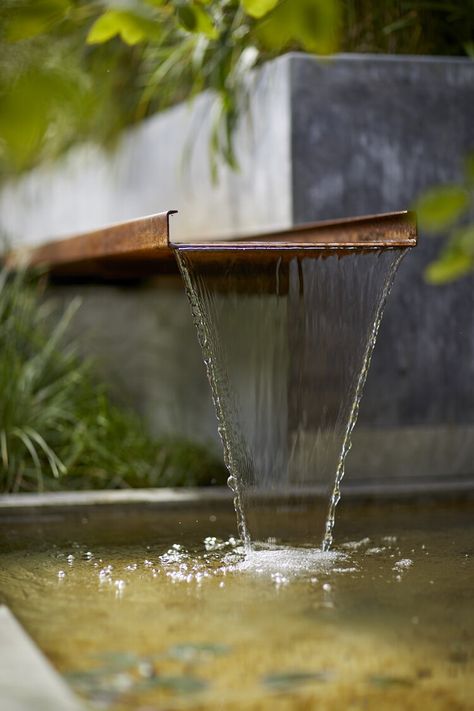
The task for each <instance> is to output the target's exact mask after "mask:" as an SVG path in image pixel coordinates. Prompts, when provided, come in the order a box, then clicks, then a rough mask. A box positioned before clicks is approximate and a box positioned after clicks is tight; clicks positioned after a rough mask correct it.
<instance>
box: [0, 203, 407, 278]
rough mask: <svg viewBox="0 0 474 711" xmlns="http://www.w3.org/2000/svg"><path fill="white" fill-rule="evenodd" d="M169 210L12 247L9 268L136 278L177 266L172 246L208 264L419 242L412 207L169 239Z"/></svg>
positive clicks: (61, 274)
mask: <svg viewBox="0 0 474 711" xmlns="http://www.w3.org/2000/svg"><path fill="white" fill-rule="evenodd" d="M175 212H176V211H174V210H170V211H168V212H162V213H159V214H157V215H151V216H149V217H142V218H140V219H137V220H131V221H129V222H123V223H119V224H115V225H111V226H109V227H105V228H103V229H99V230H95V231H93V232H87V233H83V234H79V235H75V236H71V237H68V238H65V239H59V240H55V241H51V242H46V243H45V244H42V245H40V246H39V247H31V248H22V249H19V250H16V251H13V252H11V253H10V254H9V255H8V256H7V259H6V263H7V266H9V267H11V268H18V267H19V266H22V265H24V266H30V267H41V268H46V269H47V270H48V272H49V273H50V274H51V275H52V276H53V277H58V278H88V277H91V278H99V279H103V280H107V281H108V280H111V281H116V280H123V279H131V278H132V279H136V278H142V277H147V276H152V275H156V274H159V273H166V272H175V271H176V269H177V267H176V261H175V257H174V252H173V248H174V247H178V246H179V247H182V248H184V249H186V250H193V252H195V253H196V256H197V257H198V258H199V257H202V259H204V260H206V261H209V262H210V263H212V262H214V263H216V266H217V264H218V263H219V262H222V261H223V260H225V259H228V258H229V257H232V258H239V259H247V258H248V259H251V260H252V261H255V262H257V263H258V262H260V261H265V260H266V259H267V258H269V257H272V258H274V257H275V253H276V252H277V253H278V254H279V256H282V257H283V258H285V256H286V257H288V258H290V257H294V256H309V254H310V253H311V254H312V255H313V256H326V255H328V254H329V253H331V252H333V251H334V250H337V251H338V253H345V252H346V253H349V252H353V251H358V252H365V251H368V250H381V249H393V248H402V249H403V248H407V247H413V246H415V245H416V242H417V229H416V220H415V216H414V214H413V213H410V212H394V213H387V214H381V215H370V216H367V217H355V218H349V219H342V220H335V221H325V222H316V223H309V224H304V225H302V226H298V227H292V228H290V229H288V230H284V231H281V232H269V233H264V234H259V235H256V236H249V237H239V238H238V239H229V240H225V241H223V240H218V241H210V240H208V241H206V242H204V241H200V240H195V241H194V242H192V243H191V242H185V243H181V244H179V243H173V242H172V240H171V239H170V217H171V215H173V214H174V213H175Z"/></svg>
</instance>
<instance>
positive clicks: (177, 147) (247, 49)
mask: <svg viewBox="0 0 474 711" xmlns="http://www.w3.org/2000/svg"><path fill="white" fill-rule="evenodd" d="M473 56H474V2H473V1H472V0H465V1H464V2H462V3H460V2H446V1H441V0H440V1H437V0H432V1H431V2H426V1H422V0H420V1H415V0H414V1H412V2H410V1H408V0H407V1H404V0H391V1H390V2H388V1H387V2H385V3H379V2H376V1H375V0H360V1H356V0H339V1H337V0H240V1H239V0H192V1H188V0H141V1H140V0H131V1H129V2H125V1H124V2H119V1H118V0H117V2H98V1H83V2H81V1H73V0H36V1H35V2H22V1H13V0H5V1H4V2H2V4H1V8H0V67H1V69H0V230H1V232H2V236H3V238H4V240H5V244H6V245H7V244H8V245H9V246H14V247H16V246H19V245H23V244H38V243H41V242H43V241H45V240H47V239H48V240H49V239H55V238H59V237H63V236H66V235H69V234H72V233H76V232H79V231H83V230H91V229H95V228H98V227H101V226H103V225H107V224H110V223H111V222H115V221H121V220H127V219H131V218H135V217H140V216H143V215H146V214H150V213H155V212H159V211H164V210H167V209H175V208H176V209H178V210H179V215H178V216H177V217H175V218H173V222H172V224H171V228H172V232H171V236H172V239H176V240H178V241H187V240H193V239H197V238H199V239H214V238H226V237H231V236H236V235H248V234H255V233H259V232H264V231H268V230H271V229H290V228H291V227H292V226H293V225H295V224H300V223H303V222H308V221H313V220H319V219H332V218H338V217H345V216H355V215H361V214H372V213H380V212H384V211H391V210H402V209H407V208H413V207H414V208H415V209H416V211H417V214H418V220H419V227H420V232H421V239H420V245H419V247H418V248H417V249H416V250H415V251H414V252H413V254H410V255H409V256H408V257H407V258H406V259H405V261H404V263H403V265H402V267H401V269H400V272H399V276H398V279H397V282H396V285H395V287H394V290H393V293H392V297H391V300H390V303H389V306H388V308H387V312H386V315H385V320H384V323H383V325H382V329H381V333H380V337H379V342H378V345H377V348H376V352H375V356H374V359H373V364H372V369H371V373H370V375H369V379H368V382H367V387H366V394H365V397H364V400H363V404H362V408H361V413H360V422H359V426H358V428H357V431H356V434H355V438H354V446H353V449H352V452H351V455H350V458H349V460H348V465H347V472H348V477H351V478H352V481H367V480H369V481H370V482H379V481H380V480H384V479H389V480H397V481H400V482H404V481H413V480H417V481H419V480H421V481H426V482H428V481H430V482H432V481H438V482H439V481H442V482H448V484H449V485H450V486H455V485H456V484H457V483H459V482H464V481H466V480H471V479H472V476H473V474H474V471H473V462H474V391H473V382H474V328H473V313H474V289H473V279H474V277H473V275H472V273H473V270H474V224H473V191H474V159H473V157H472V151H473V150H474V130H473V122H472V114H473V109H474V67H473V62H472V57H473ZM78 299H79V300H78ZM0 304H3V306H2V308H1V309H0V323H1V324H2V329H1V331H2V333H1V335H0V342H1V354H0V378H1V379H2V383H3V397H2V404H1V405H0V418H1V421H0V444H1V462H2V464H1V466H2V470H1V474H0V485H1V487H2V488H3V490H5V491H18V490H36V489H38V488H40V489H41V488H58V487H59V488H61V487H63V486H65V487H71V488H76V487H79V488H81V487H83V488H87V487H91V486H92V487H119V486H150V485H152V486H155V485H174V484H176V485H179V484H200V483H204V484H211V483H223V482H224V481H225V472H224V468H223V465H222V458H221V454H220V448H219V443H218V439H217V427H216V421H215V415H214V411H213V407H212V403H211V399H210V394H209V388H208V384H207V382H206V377H205V372H204V367H203V364H202V356H201V354H200V351H199V347H198V343H197V339H196V336H195V333H194V329H193V325H192V322H191V316H190V313H189V307H188V304H187V301H186V297H185V294H184V290H183V287H182V283H181V281H180V279H179V277H178V276H177V275H174V276H173V275H169V274H167V275H157V277H156V279H154V280H153V283H149V282H147V283H140V284H137V283H134V284H131V283H127V284H125V285H124V284H123V283H122V284H119V283H110V282H109V283H90V282H89V283H78V281H77V280H76V282H74V283H72V282H71V283H68V284H67V285H66V284H58V283H51V282H50V283H46V282H45V281H44V279H41V278H40V279H39V280H38V279H37V278H36V279H33V280H31V279H30V278H29V277H25V276H21V277H18V278H16V279H15V280H13V282H12V280H11V279H6V277H5V275H4V276H3V277H2V291H1V292H0ZM124 324H127V327H126V329H125V328H124ZM51 344H53V345H54V347H53V346H52V345H51ZM38 352H40V353H42V354H43V357H42V358H38V357H37V354H38ZM242 369H243V370H244V369H245V356H243V362H242ZM66 384H67V387H66ZM99 384H100V385H99ZM328 387H329V386H328ZM46 404H47V405H48V407H46ZM125 433H127V436H126V437H125ZM111 472H113V474H111Z"/></svg>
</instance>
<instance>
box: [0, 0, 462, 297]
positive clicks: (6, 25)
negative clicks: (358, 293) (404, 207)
mask: <svg viewBox="0 0 474 711" xmlns="http://www.w3.org/2000/svg"><path fill="white" fill-rule="evenodd" d="M473 38H474V0H462V2H460V1H459V0H451V1H449V0H384V1H383V2H381V1H380V0H3V2H2V3H1V5H0V181H1V180H5V179H8V178H11V177H12V176H13V175H17V174H18V173H21V172H22V171H24V170H27V169H29V168H31V167H32V166H33V165H35V164H36V163H38V162H39V161H44V160H47V159H52V158H55V157H56V156H58V155H59V154H60V153H62V152H64V151H65V150H67V149H68V148H69V147H70V146H71V145H73V144H74V143H76V142H78V141H84V140H94V141H98V142H100V143H101V144H103V145H112V144H113V143H114V141H115V140H116V138H117V136H118V135H119V134H120V131H121V130H122V129H123V128H124V127H125V126H129V125H131V124H133V123H135V122H137V121H140V120H141V119H143V118H144V117H146V116H148V115H150V114H153V113H154V112H156V111H159V110H162V109H164V108H166V107H169V106H171V105H173V104H175V103H176V102H179V101H182V100H184V99H191V98H192V97H193V96H194V95H195V94H196V93H197V92H200V91H202V90H204V89H211V90H212V91H213V92H214V93H215V96H216V104H215V113H214V118H213V122H214V123H213V131H212V136H211V146H210V149H211V150H210V159H211V166H212V169H213V172H214V176H215V178H216V179H217V178H218V175H217V165H218V162H217V160H216V158H217V156H221V157H224V159H225V160H226V161H227V163H229V164H230V165H232V166H234V167H237V166H236V161H235V156H234V151H233V141H232V137H233V132H234V128H235V124H236V122H237V120H238V117H239V113H240V112H242V111H243V110H245V106H246V81H245V80H246V77H247V76H248V72H249V70H250V69H251V68H252V67H254V66H257V65H259V64H261V63H263V62H265V61H267V60H268V59H271V58H273V57H275V56H277V55H279V54H282V53H284V52H287V51H290V50H304V51H307V52H313V53H318V54H330V53H331V52H334V51H336V50H339V51H348V52H390V53H404V54H438V55H471V56H473V55H474V39H473ZM470 175H471V174H470V172H469V170H468V171H467V177H468V180H467V181H466V183H465V184H463V185H458V186H444V187H443V188H442V189H441V190H440V191H438V192H436V191H434V192H430V193H429V194H428V195H427V196H423V197H422V199H421V201H420V203H419V204H417V205H416V207H417V208H419V209H420V211H421V224H422V225H425V226H428V228H430V229H435V230H438V229H443V228H446V227H447V224H448V223H447V221H446V219H445V218H444V216H443V215H444V213H445V212H446V211H447V212H450V211H451V212H453V210H454V205H455V204H457V205H458V206H460V205H461V204H463V208H462V209H459V210H457V211H456V210H454V212H456V219H457V218H458V217H459V216H460V213H461V212H463V211H464V212H465V213H466V214H468V210H467V207H468V203H470V202H471V201H472V180H471V178H470V177H469V176H470ZM455 193H457V197H456V196H455ZM461 193H462V194H463V196H461ZM440 213H442V214H441V219H440V220H438V221H437V218H438V216H439V214H440ZM448 222H450V221H449V220H448ZM451 222H452V220H451ZM456 224H457V223H456ZM473 230H474V228H473V226H472V225H471V226H470V227H469V229H468V230H467V231H466V230H464V231H463V232H459V229H458V228H457V227H456V228H455V229H454V231H453V232H452V234H451V237H452V238H451V240H450V242H449V245H448V247H446V248H445V250H444V251H443V253H442V255H441V257H440V259H439V260H438V261H437V262H436V264H435V265H434V266H432V267H430V268H429V269H428V271H427V274H426V276H427V279H428V280H429V281H431V282H432V283H443V282H445V281H449V280H451V279H454V278H457V277H459V276H462V275H464V274H466V273H468V272H469V271H471V270H472V268H473V266H474V264H473V254H474V238H473V234H474V232H473Z"/></svg>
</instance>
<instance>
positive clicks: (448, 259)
mask: <svg viewBox="0 0 474 711" xmlns="http://www.w3.org/2000/svg"><path fill="white" fill-rule="evenodd" d="M414 209H415V210H416V213H417V217H418V224H419V226H420V228H421V229H422V230H424V231H425V232H427V233H428V234H430V233H431V234H437V233H439V232H446V231H447V230H448V233H449V238H448V240H447V241H446V243H445V245H444V247H443V249H442V251H441V253H440V255H439V257H438V258H437V259H436V260H435V261H434V262H432V263H431V264H429V265H428V267H427V269H426V271H425V278H426V280H427V281H428V282H429V283H430V284H446V283H448V282H450V281H453V280H455V279H458V278H460V277H463V276H466V275H467V274H470V273H472V272H473V271H474V223H473V222H472V218H473V215H474V154H472V155H470V156H469V157H468V158H467V160H466V161H465V166H464V180H463V182H462V183H459V184H455V185H441V186H439V187H434V188H430V189H429V190H427V191H425V192H424V193H423V194H422V195H421V196H420V197H419V198H418V200H417V202H416V204H415V206H414ZM470 220H471V221H470Z"/></svg>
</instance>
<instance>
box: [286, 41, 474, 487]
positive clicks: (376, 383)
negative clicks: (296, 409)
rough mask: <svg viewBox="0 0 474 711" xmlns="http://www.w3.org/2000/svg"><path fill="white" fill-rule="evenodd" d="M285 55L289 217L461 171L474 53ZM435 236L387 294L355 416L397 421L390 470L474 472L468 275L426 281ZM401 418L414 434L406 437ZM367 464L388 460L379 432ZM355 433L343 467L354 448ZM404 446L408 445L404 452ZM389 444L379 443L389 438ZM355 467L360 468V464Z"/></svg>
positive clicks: (375, 204)
mask: <svg viewBox="0 0 474 711" xmlns="http://www.w3.org/2000/svg"><path fill="white" fill-rule="evenodd" d="M290 62H291V72H290V76H291V106H292V176H293V178H292V180H293V191H292V192H293V221H294V222H295V223H300V222H306V221H311V220H316V219H326V218H333V217H336V216H337V217H339V216H349V215H357V214H369V213H374V212H383V211H390V210H401V209H406V208H407V207H409V206H410V205H411V203H412V201H413V200H414V198H415V197H416V196H417V195H419V194H420V192H421V191H422V190H423V189H425V188H427V187H429V186H432V185H435V184H438V183H440V184H442V183H450V182H454V181H456V180H459V179H460V178H461V176H462V162H463V159H464V157H465V156H466V154H467V153H468V152H469V150H471V151H472V150H474V123H473V121H472V115H473V111H474V62H473V61H471V60H468V59H444V58H443V59H440V58H426V57H421V58H417V57H383V56H382V57H380V56H367V55H365V56H357V55H352V56H340V57H338V58H336V59H335V60H333V61H331V62H328V63H320V62H317V61H315V60H314V59H312V58H308V57H304V56H302V55H293V56H292V57H291V58H290ZM441 244H442V239H441V238H437V239H433V238H432V237H427V236H425V235H423V234H421V235H420V243H419V246H418V247H417V248H416V249H415V250H412V251H411V252H410V253H409V254H408V255H407V256H406V257H405V260H404V262H403V263H402V265H401V267H400V270H399V273H398V275H397V279H396V281H395V285H394V288H393V291H392V294H391V296H390V299H389V302H388V305H387V309H386V312H385V316H384V320H383V322H382V326H381V330H380V334H379V339H378V343H377V346H376V349H375V353H374V357H373V360H372V365H371V371H370V373H369V377H368V380H367V384H366V390H365V394H364V398H363V401H362V406H361V411H360V420H359V425H360V426H365V427H376V428H382V431H383V429H384V428H391V429H392V430H393V428H396V427H400V428H402V429H401V430H400V437H399V438H398V441H397V438H396V437H395V436H394V434H393V431H392V434H391V436H390V439H391V441H392V447H391V451H392V452H399V453H400V456H398V455H397V460H398V464H395V463H394V460H393V456H392V457H390V458H389V459H388V460H387V468H388V472H389V473H390V474H391V473H392V470H393V469H394V467H395V468H397V467H399V468H400V471H401V472H405V473H412V474H414V475H415V474H416V472H417V471H419V469H420V467H421V468H422V469H423V470H426V471H432V473H433V474H434V473H435V472H436V473H442V470H444V472H445V473H452V474H454V473H464V474H465V473H468V472H470V473H472V471H473V467H474V436H473V434H472V429H473V425H474V388H473V385H472V384H473V383H474V276H471V277H468V278H465V279H463V280H460V281H458V282H455V283H453V284H451V285H446V286H443V287H433V286H429V285H427V284H426V283H425V282H424V280H423V270H424V268H425V266H426V265H427V264H428V263H429V262H430V261H431V260H432V259H433V258H434V257H435V255H436V254H437V252H438V251H439V249H440V246H441ZM407 427H409V428H411V431H412V436H411V437H408V439H407V437H406V433H407ZM375 435H376V438H375V440H371V442H370V445H369V443H367V446H370V447H371V449H372V452H370V451H368V450H367V451H366V457H365V458H366V460H367V466H368V467H370V462H371V461H374V452H375V454H377V452H378V455H379V456H375V459H377V460H379V461H380V462H383V457H380V454H381V452H382V450H381V451H378V449H377V447H378V445H377V442H382V441H385V440H384V438H383V436H382V437H377V430H376V431H375ZM360 446H361V445H360V444H357V442H356V443H355V445H354V450H353V452H352V453H351V455H350V457H349V461H348V470H349V472H351V471H352V467H353V463H355V461H356V460H357V458H359V459H360V460H361V461H363V460H364V452H363V451H362V450H360V449H359V447H360ZM407 449H408V450H409V451H411V452H412V454H413V456H411V457H410V456H408V457H406V456H405V455H404V454H402V453H403V452H406V451H407ZM384 451H385V452H386V451H387V450H386V448H385V450H384ZM355 469H360V467H359V466H358V465H355Z"/></svg>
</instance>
